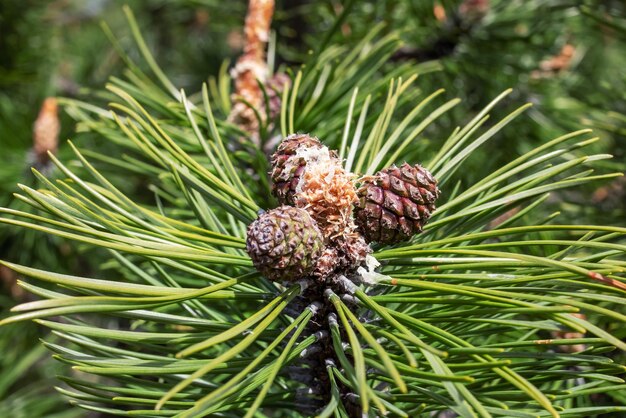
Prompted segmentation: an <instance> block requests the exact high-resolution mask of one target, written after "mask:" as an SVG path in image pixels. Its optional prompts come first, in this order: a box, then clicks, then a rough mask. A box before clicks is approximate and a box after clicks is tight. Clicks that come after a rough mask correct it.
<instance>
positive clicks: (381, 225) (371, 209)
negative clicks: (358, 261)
mask: <svg viewBox="0 0 626 418" xmlns="http://www.w3.org/2000/svg"><path fill="white" fill-rule="evenodd" d="M357 194H358V196H359V201H358V202H357V204H356V208H355V213H354V214H355V219H356V223H357V225H358V227H359V230H360V232H361V233H362V234H363V235H364V236H365V238H366V240H367V241H368V242H379V243H381V244H393V243H397V242H401V241H405V240H408V239H409V238H411V237H412V236H413V235H415V234H417V233H419V232H422V227H423V226H424V224H425V223H426V221H427V220H428V218H429V217H430V214H431V213H432V212H433V210H435V200H436V199H437V198H438V197H439V189H438V188H437V180H435V178H434V177H433V176H432V174H430V172H429V171H428V170H426V169H425V168H424V167H422V166H420V165H419V164H416V165H415V166H410V165H409V164H407V163H404V164H402V166H401V167H396V166H395V165H393V166H391V167H390V168H387V169H384V170H381V171H379V172H378V173H376V175H375V176H373V177H370V178H367V179H364V180H363V182H362V184H361V187H360V188H359V190H358V191H357Z"/></svg>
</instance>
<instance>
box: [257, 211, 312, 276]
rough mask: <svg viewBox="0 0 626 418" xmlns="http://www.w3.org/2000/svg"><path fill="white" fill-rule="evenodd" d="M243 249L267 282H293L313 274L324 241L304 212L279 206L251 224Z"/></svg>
mask: <svg viewBox="0 0 626 418" xmlns="http://www.w3.org/2000/svg"><path fill="white" fill-rule="evenodd" d="M246 248H247V251H248V254H249V255H250V257H251V258H252V262H253V263H254V266H255V267H256V268H257V269H258V270H259V271H260V272H261V273H263V275H264V276H265V277H267V278H268V279H270V280H275V281H283V280H287V281H296V280H299V279H302V278H304V277H306V276H307V275H308V274H309V273H310V272H311V271H312V270H313V267H314V266H315V262H316V261H317V259H318V258H319V257H320V256H321V255H322V252H323V250H324V237H323V236H322V233H321V232H320V230H319V228H318V227H317V223H316V222H315V221H314V220H313V218H311V216H310V215H309V214H308V213H307V211H306V210H304V209H298V208H294V207H291V206H280V207H278V208H276V209H272V210H270V211H268V212H265V213H263V214H262V215H260V216H259V217H258V218H257V220H255V221H254V222H252V223H251V224H250V226H249V227H248V237H247V240H246Z"/></svg>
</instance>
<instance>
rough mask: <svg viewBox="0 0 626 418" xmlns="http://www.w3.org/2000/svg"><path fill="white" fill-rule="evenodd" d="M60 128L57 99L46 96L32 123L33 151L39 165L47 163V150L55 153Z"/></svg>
mask: <svg viewBox="0 0 626 418" xmlns="http://www.w3.org/2000/svg"><path fill="white" fill-rule="evenodd" d="M60 130H61V124H60V122H59V115H58V106H57V100H56V99H55V98H54V97H48V98H46V99H45V100H44V102H43V104H42V105H41V110H40V111H39V116H37V120H36V121H35V124H34V125H33V153H34V155H35V159H36V162H37V163H38V164H39V165H46V164H47V163H48V161H49V159H50V157H49V156H48V152H51V153H53V154H56V152H57V148H58V146H59V131H60Z"/></svg>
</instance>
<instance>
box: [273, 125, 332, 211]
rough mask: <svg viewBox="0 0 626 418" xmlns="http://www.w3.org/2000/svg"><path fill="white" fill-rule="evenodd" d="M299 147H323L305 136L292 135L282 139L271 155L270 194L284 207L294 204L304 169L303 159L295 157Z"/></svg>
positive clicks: (318, 142) (314, 139)
mask: <svg viewBox="0 0 626 418" xmlns="http://www.w3.org/2000/svg"><path fill="white" fill-rule="evenodd" d="M300 147H305V148H316V149H319V148H322V147H323V145H322V143H321V142H320V141H319V139H317V138H313V137H311V136H309V135H307V134H292V135H289V136H288V137H287V138H285V139H283V141H282V142H281V143H280V145H279V146H278V149H277V150H276V152H275V153H274V155H272V161H271V162H272V172H271V173H270V176H271V178H272V194H273V195H274V196H276V198H277V199H278V201H279V202H280V203H281V204H284V205H293V204H295V201H294V197H295V194H296V187H297V186H298V183H299V182H300V176H301V175H302V173H303V172H304V169H305V167H306V161H305V160H304V158H296V157H295V155H296V152H297V151H298V148H300ZM292 157H293V158H292Z"/></svg>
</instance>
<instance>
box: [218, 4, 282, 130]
mask: <svg viewBox="0 0 626 418" xmlns="http://www.w3.org/2000/svg"><path fill="white" fill-rule="evenodd" d="M273 13H274V0H250V1H249V3H248V14H247V16H246V23H245V27H244V35H245V43H244V48H243V55H241V57H239V59H238V60H237V64H236V65H235V67H234V68H233V70H232V72H231V74H232V76H233V78H234V79H235V93H234V95H233V100H234V101H235V105H234V106H233V108H232V111H231V114H230V117H229V119H230V120H231V121H232V122H234V123H235V124H237V125H238V126H239V127H240V128H241V129H242V130H244V131H246V132H248V133H249V134H251V135H252V137H253V139H256V140H258V132H259V121H258V119H257V116H256V115H255V112H254V109H257V110H259V109H261V108H262V107H263V105H264V98H263V91H262V90H261V88H260V87H259V82H261V83H263V84H265V83H266V82H267V79H268V76H269V74H268V68H267V63H266V61H265V45H266V44H267V42H268V40H269V34H270V24H271V21H272V15H273ZM259 113H261V112H259ZM263 113H264V112H263ZM261 117H265V115H261Z"/></svg>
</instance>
